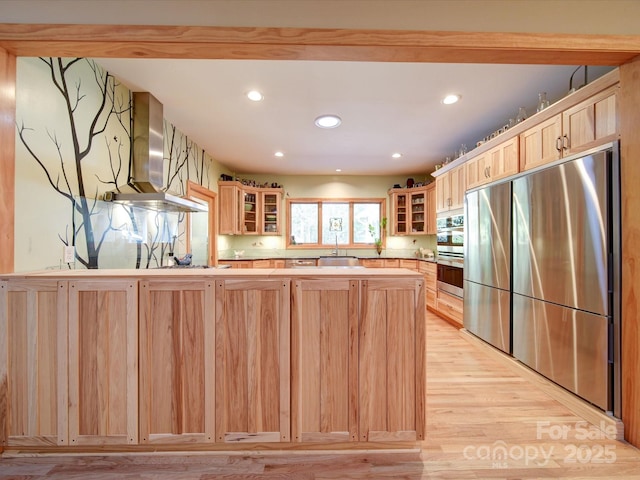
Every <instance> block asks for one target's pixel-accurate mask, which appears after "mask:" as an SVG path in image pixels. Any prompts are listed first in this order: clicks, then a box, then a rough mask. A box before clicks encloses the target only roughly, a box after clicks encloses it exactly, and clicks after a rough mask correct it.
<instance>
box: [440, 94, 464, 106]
mask: <svg viewBox="0 0 640 480" xmlns="http://www.w3.org/2000/svg"><path fill="white" fill-rule="evenodd" d="M461 98H462V95H457V94H455V93H452V94H450V95H447V96H446V97H444V98H443V99H442V103H444V104H445V105H451V104H454V103H456V102H457V101H458V100H460V99H461Z"/></svg>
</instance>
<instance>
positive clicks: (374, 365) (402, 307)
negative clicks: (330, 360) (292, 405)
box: [358, 279, 426, 441]
mask: <svg viewBox="0 0 640 480" xmlns="http://www.w3.org/2000/svg"><path fill="white" fill-rule="evenodd" d="M424 312H425V306H424V292H423V285H422V281H419V282H416V281H415V280H409V279H406V280H401V279H393V280H392V279H371V280H362V281H361V305H360V318H359V324H358V349H359V352H358V432H359V439H360V440H361V441H388V440H407V441H415V440H423V439H424V433H425V432H424V428H425V417H424V413H425V408H424V407H425V402H426V391H425V375H426V370H425V368H426V363H425V362H426V359H425V353H426V352H425V323H424Z"/></svg>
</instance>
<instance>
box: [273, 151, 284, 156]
mask: <svg viewBox="0 0 640 480" xmlns="http://www.w3.org/2000/svg"><path fill="white" fill-rule="evenodd" d="M273 155H274V156H276V157H284V153H282V152H276V153H274V154H273Z"/></svg>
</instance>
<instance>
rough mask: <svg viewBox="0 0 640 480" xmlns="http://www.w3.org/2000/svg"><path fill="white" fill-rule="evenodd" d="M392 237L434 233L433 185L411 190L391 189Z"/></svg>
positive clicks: (434, 193)
mask: <svg viewBox="0 0 640 480" xmlns="http://www.w3.org/2000/svg"><path fill="white" fill-rule="evenodd" d="M388 194H389V199H390V203H391V234H392V235H433V234H435V233H436V210H435V207H436V204H435V202H436V198H435V196H436V190H435V183H430V184H428V185H423V186H420V187H413V188H392V189H390V190H389V191H388Z"/></svg>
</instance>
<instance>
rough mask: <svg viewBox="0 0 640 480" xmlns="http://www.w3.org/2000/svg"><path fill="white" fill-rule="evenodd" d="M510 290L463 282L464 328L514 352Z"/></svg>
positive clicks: (498, 346) (505, 350) (492, 343)
mask: <svg viewBox="0 0 640 480" xmlns="http://www.w3.org/2000/svg"><path fill="white" fill-rule="evenodd" d="M510 298H511V292H509V291H508V290H500V289H497V288H492V287H487V286H485V285H480V284H479V283H474V282H469V281H467V280H465V282H464V328H466V329H467V330H468V331H470V332H471V333H473V334H474V335H476V336H478V337H480V338H482V339H483V340H485V341H486V342H489V343H490V344H491V345H493V346H494V347H496V348H499V349H500V350H502V351H503V352H507V353H511V338H510V336H511V325H510V322H511V318H510Z"/></svg>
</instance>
